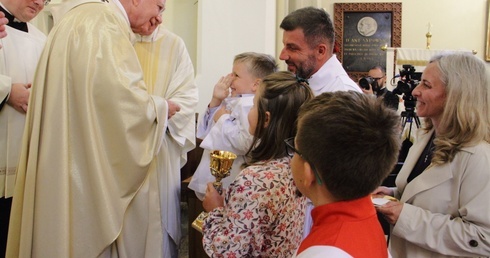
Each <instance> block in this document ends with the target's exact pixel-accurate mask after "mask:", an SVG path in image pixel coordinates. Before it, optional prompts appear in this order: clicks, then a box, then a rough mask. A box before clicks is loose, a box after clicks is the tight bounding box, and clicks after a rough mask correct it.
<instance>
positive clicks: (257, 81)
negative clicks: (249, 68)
mask: <svg viewBox="0 0 490 258" xmlns="http://www.w3.org/2000/svg"><path fill="white" fill-rule="evenodd" d="M261 82H262V80H261V79H258V78H257V79H255V81H254V84H253V85H252V92H253V93H255V92H256V91H257V89H258V88H259V85H260V83H261Z"/></svg>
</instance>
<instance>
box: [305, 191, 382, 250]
mask: <svg viewBox="0 0 490 258" xmlns="http://www.w3.org/2000/svg"><path fill="white" fill-rule="evenodd" d="M311 216H312V218H313V226H312V228H311V232H310V234H309V235H308V236H307V237H306V238H305V239H304V240H303V242H301V245H300V246H299V249H298V251H297V254H300V253H301V252H302V251H304V250H305V249H307V248H308V247H311V246H315V245H329V246H335V247H338V248H340V249H342V250H344V251H345V252H347V253H349V254H350V255H351V256H353V257H356V258H360V257H379V258H383V257H388V249H387V245H386V239H385V235H384V233H383V230H382V228H381V225H380V224H379V221H378V218H377V216H376V210H375V209H374V206H373V203H372V201H371V197H370V196H366V197H362V198H360V199H356V200H352V201H341V202H335V203H330V204H325V205H322V206H318V207H315V208H314V209H313V210H312V211H311Z"/></svg>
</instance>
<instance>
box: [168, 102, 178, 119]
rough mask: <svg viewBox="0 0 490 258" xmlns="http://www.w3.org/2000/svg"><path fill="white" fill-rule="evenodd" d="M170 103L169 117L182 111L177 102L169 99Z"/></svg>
mask: <svg viewBox="0 0 490 258" xmlns="http://www.w3.org/2000/svg"><path fill="white" fill-rule="evenodd" d="M167 104H168V119H170V118H171V117H173V116H174V115H175V114H176V113H177V112H179V111H180V106H179V105H177V104H175V103H174V102H173V101H171V100H168V99H167Z"/></svg>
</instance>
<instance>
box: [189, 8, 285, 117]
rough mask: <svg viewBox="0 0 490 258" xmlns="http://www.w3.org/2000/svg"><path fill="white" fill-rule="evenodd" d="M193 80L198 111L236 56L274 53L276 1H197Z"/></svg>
mask: <svg viewBox="0 0 490 258" xmlns="http://www.w3.org/2000/svg"><path fill="white" fill-rule="evenodd" d="M198 4H199V10H198V20H199V23H198V30H197V58H196V59H197V66H196V67H197V70H196V83H197V85H198V87H199V97H200V101H199V105H198V112H200V113H201V112H203V111H204V110H205V109H206V107H207V104H208V102H209V101H210V100H211V97H212V92H213V87H214V84H215V83H216V82H217V81H218V80H219V79H220V77H221V76H223V75H226V74H228V73H230V72H231V69H232V65H233V58H234V56H235V55H237V54H239V53H242V52H247V51H255V52H261V53H267V54H270V55H272V56H274V55H275V31H276V15H275V12H276V3H275V1H270V0H267V1H264V0H239V1H236V0H233V1H230V0H200V1H199V3H198Z"/></svg>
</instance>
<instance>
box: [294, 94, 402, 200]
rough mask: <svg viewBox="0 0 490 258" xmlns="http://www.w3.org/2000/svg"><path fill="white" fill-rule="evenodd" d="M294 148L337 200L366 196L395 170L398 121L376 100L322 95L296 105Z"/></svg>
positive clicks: (380, 101)
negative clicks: (296, 129)
mask: <svg viewBox="0 0 490 258" xmlns="http://www.w3.org/2000/svg"><path fill="white" fill-rule="evenodd" d="M298 121H299V122H298V134H297V136H296V145H297V147H298V150H299V151H301V153H302V155H303V156H304V158H305V160H307V161H308V162H310V164H312V165H313V166H312V168H314V169H316V170H317V172H318V174H320V175H321V177H322V178H321V179H322V182H325V185H326V187H327V189H328V190H329V191H330V193H331V194H332V195H333V196H335V197H336V198H338V199H339V200H352V199H357V198H360V197H363V196H366V195H368V194H370V193H371V192H372V191H374V190H375V189H376V187H378V186H379V185H380V184H381V183H382V181H383V179H385V178H386V177H387V176H388V174H389V173H390V171H391V170H392V169H393V168H394V165H395V162H396V161H397V157H398V151H399V148H400V125H399V123H400V119H399V116H398V115H397V113H396V112H395V111H393V110H391V109H389V108H387V107H386V106H385V105H383V104H382V100H381V99H377V98H373V97H372V96H368V95H365V94H362V93H358V92H354V91H349V92H340V91H339V92H333V93H331V92H328V93H323V94H321V95H319V96H317V97H316V98H314V99H313V100H311V101H310V102H307V103H306V104H305V105H303V106H302V107H301V110H300V113H299V120H298Z"/></svg>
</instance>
